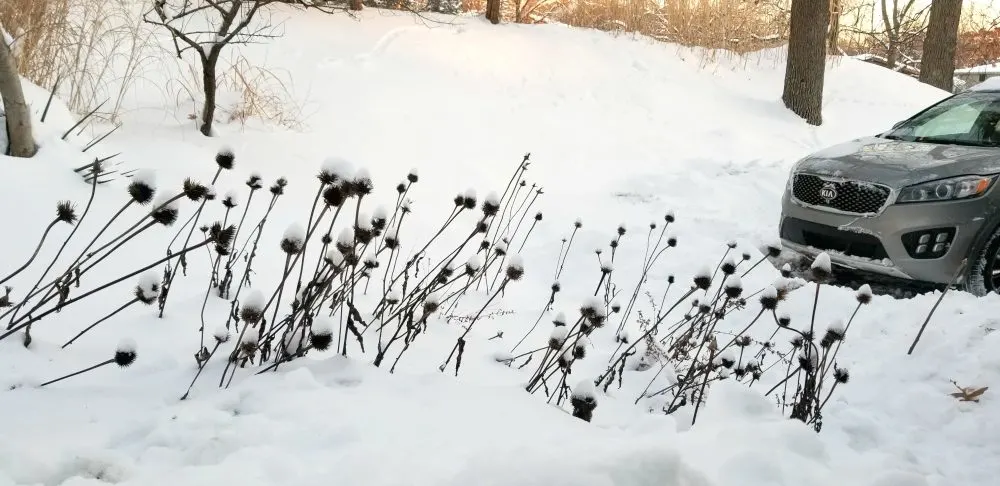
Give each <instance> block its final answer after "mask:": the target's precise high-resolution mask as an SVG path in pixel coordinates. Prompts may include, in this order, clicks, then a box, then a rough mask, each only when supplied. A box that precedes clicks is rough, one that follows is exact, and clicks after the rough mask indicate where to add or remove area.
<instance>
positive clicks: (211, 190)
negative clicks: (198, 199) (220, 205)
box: [203, 184, 219, 201]
mask: <svg viewBox="0 0 1000 486" xmlns="http://www.w3.org/2000/svg"><path fill="white" fill-rule="evenodd" d="M218 195H219V191H218V190H216V189H215V186H213V185H211V184H205V195H204V196H203V197H204V199H205V200H206V201H214V200H215V198H216V197H218Z"/></svg>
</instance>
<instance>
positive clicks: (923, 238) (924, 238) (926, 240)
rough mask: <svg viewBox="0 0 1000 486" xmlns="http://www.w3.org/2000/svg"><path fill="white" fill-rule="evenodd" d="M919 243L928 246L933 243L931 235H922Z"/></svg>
mask: <svg viewBox="0 0 1000 486" xmlns="http://www.w3.org/2000/svg"><path fill="white" fill-rule="evenodd" d="M918 242H919V243H920V244H921V245H926V244H927V243H930V242H931V235H930V234H925V235H921V236H920V240H919V241H918Z"/></svg>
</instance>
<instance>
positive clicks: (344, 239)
mask: <svg viewBox="0 0 1000 486" xmlns="http://www.w3.org/2000/svg"><path fill="white" fill-rule="evenodd" d="M337 248H338V249H339V250H340V252H341V253H347V252H348V251H350V250H353V249H354V229H352V228H344V229H343V230H341V232H340V235H338V236H337ZM345 248H346V250H345Z"/></svg>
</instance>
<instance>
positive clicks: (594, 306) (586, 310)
mask: <svg viewBox="0 0 1000 486" xmlns="http://www.w3.org/2000/svg"><path fill="white" fill-rule="evenodd" d="M580 313H581V314H582V315H583V317H584V318H586V319H587V321H588V322H589V324H590V325H591V326H593V327H601V326H603V325H604V321H605V319H607V317H608V310H607V309H606V308H605V307H604V301H602V300H601V299H600V298H598V297H596V296H591V297H587V299H586V300H584V302H583V305H582V306H580ZM585 325H586V324H585Z"/></svg>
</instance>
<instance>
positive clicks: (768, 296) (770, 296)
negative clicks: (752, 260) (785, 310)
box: [760, 285, 778, 311]
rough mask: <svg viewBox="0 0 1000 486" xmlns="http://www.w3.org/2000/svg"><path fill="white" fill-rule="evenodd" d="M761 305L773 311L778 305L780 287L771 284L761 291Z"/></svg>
mask: <svg viewBox="0 0 1000 486" xmlns="http://www.w3.org/2000/svg"><path fill="white" fill-rule="evenodd" d="M760 305H761V307H763V308H764V310H769V311H773V310H774V309H776V308H777V307H778V289H776V288H774V286H773V285H769V286H768V287H767V288H765V289H764V291H763V292H761V293H760Z"/></svg>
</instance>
